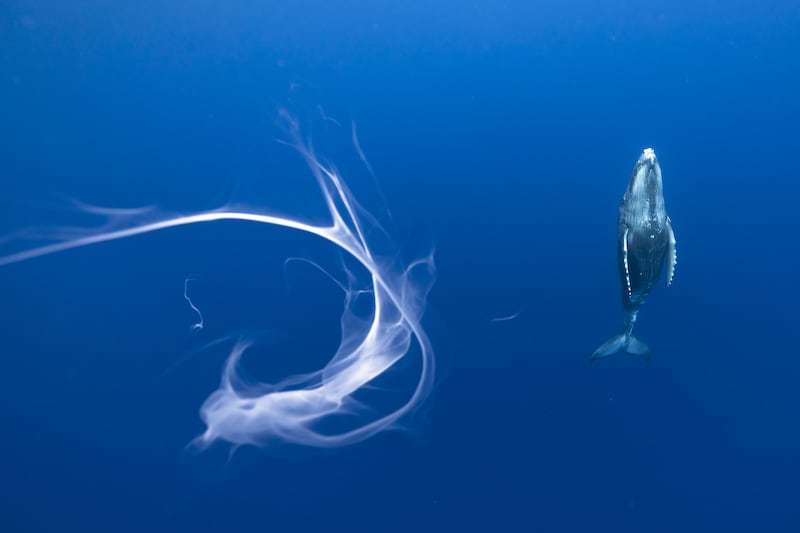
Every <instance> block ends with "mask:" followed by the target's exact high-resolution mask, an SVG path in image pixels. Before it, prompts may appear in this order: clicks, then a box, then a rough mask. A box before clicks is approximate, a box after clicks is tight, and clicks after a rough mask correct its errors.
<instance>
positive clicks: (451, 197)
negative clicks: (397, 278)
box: [0, 0, 800, 532]
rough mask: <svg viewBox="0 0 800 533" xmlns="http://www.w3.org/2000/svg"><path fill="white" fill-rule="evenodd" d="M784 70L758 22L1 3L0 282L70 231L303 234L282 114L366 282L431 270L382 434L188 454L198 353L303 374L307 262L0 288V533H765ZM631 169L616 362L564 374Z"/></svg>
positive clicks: (170, 260) (258, 238)
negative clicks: (223, 213) (253, 338)
mask: <svg viewBox="0 0 800 533" xmlns="http://www.w3.org/2000/svg"><path fill="white" fill-rule="evenodd" d="M798 57H800V5H798V4H797V3H795V2H788V1H785V0H784V1H777V0H775V1H764V2H759V3H755V2H744V1H738V0H737V1H726V2H722V1H711V0H700V1H697V2H676V1H673V2H665V1H655V2H648V3H641V2H629V1H623V0H615V1H613V2H587V1H566V2H554V1H543V2H515V1H509V2H495V1H488V0H478V1H473V2H464V3H461V2H452V1H445V2H356V1H347V2H344V1H341V2H328V3H323V2H308V1H298V2H294V3H291V5H290V4H284V5H280V4H279V3H276V2H275V3H272V2H245V1H238V0H234V1H230V2H225V3H223V2H211V1H208V0H202V1H195V2H185V1H175V2H169V3H166V2H156V1H151V0H143V1H140V2H127V3H103V2H92V1H76V2H70V3H65V2H28V1H10V0H9V1H6V2H4V3H3V4H2V6H0V117H2V118H1V119H0V124H2V127H0V179H1V180H2V182H1V183H2V186H3V187H2V191H3V192H2V195H0V209H2V216H0V233H1V234H2V235H4V236H8V237H15V238H13V239H11V238H9V239H6V238H5V237H3V239H2V243H0V244H2V252H0V255H2V256H6V255H8V254H10V253H14V252H15V251H19V250H20V249H21V248H20V247H23V248H24V247H25V246H32V245H36V244H37V243H39V242H40V241H38V240H37V239H36V237H37V233H35V232H33V233H32V232H31V231H30V230H29V231H28V232H27V233H25V232H23V233H19V232H20V230H23V229H24V228H31V227H36V228H39V227H43V226H52V225H54V224H59V225H61V224H63V225H64V227H67V226H70V227H74V226H84V227H86V225H89V227H92V224H95V226H94V227H95V228H98V226H97V224H98V222H102V220H98V218H102V217H97V216H94V217H91V216H86V215H81V214H80V212H79V209H77V208H76V207H80V205H83V206H86V205H100V206H105V207H109V208H120V209H121V208H125V209H132V208H138V207H141V206H154V207H153V212H158V213H178V214H188V213H193V212H199V211H203V210H207V209H213V208H216V207H219V206H220V205H223V204H225V203H226V202H229V201H231V200H236V201H237V202H242V203H246V204H248V205H251V206H255V207H258V208H262V209H265V210H269V211H274V212H277V213H282V214H285V215H287V216H293V217H297V218H300V219H302V220H307V221H311V222H315V221H319V220H321V219H323V218H324V216H325V206H324V203H323V201H322V197H321V196H319V194H318V192H319V191H317V190H316V189H315V187H314V183H313V178H312V177H311V175H310V173H309V172H308V170H307V168H306V167H305V165H304V163H303V161H302V159H301V158H299V157H297V155H296V154H294V153H293V152H292V149H291V148H289V147H286V146H285V145H283V144H281V143H279V142H275V141H276V139H284V140H285V136H284V135H285V129H284V128H282V127H281V123H280V120H278V117H279V116H280V114H281V112H280V110H286V111H287V112H288V113H290V114H291V116H294V117H297V120H298V124H299V125H300V130H301V132H302V134H303V136H304V137H305V138H308V137H310V138H312V139H313V140H314V146H315V148H316V149H317V150H318V153H319V155H320V157H324V159H325V161H327V162H330V164H332V165H334V166H335V167H336V168H337V169H338V170H339V171H340V172H341V174H342V176H343V177H344V179H345V180H346V181H347V183H348V186H350V187H351V188H352V190H353V194H354V195H355V196H356V197H357V198H358V199H359V200H360V202H361V203H362V205H363V206H364V208H366V209H367V210H368V211H370V212H371V213H372V214H373V215H374V216H375V217H376V219H377V221H378V222H380V223H381V224H382V225H383V227H384V228H385V229H386V230H387V232H388V233H390V234H391V235H392V237H393V239H394V242H395V243H396V248H395V249H390V248H387V249H384V250H383V251H386V250H389V253H396V254H397V255H398V256H402V257H404V258H405V259H406V260H407V261H411V260H413V259H415V258H418V257H424V256H425V254H427V253H428V252H429V251H430V250H431V249H433V250H434V260H435V264H436V281H435V284H434V285H433V289H432V291H431V293H430V295H429V297H428V300H427V302H428V305H427V309H426V313H425V316H424V320H423V324H424V326H425V329H426V331H427V332H428V334H429V335H430V337H431V340H432V344H433V346H434V349H435V357H436V361H437V374H436V385H435V387H434V390H433V392H432V394H431V395H430V396H429V397H428V398H427V400H426V401H425V402H424V404H423V405H422V406H421V408H420V409H419V410H418V411H417V412H416V413H415V414H414V415H413V416H409V417H405V418H404V419H403V422H404V425H405V426H406V428H407V429H406V430H404V431H387V432H382V433H380V434H379V435H377V436H375V437H373V438H371V439H368V440H366V441H364V442H362V443H359V444H355V445H352V446H347V447H342V448H333V449H317V448H308V447H301V446H290V445H272V446H267V447H266V448H257V447H248V446H245V447H241V448H238V449H235V450H231V449H230V448H226V447H225V446H222V445H220V446H215V447H212V448H211V449H209V450H207V451H206V452H203V453H200V454H196V453H193V452H191V451H188V450H186V448H185V447H186V445H187V444H188V443H189V442H190V441H191V440H192V439H193V438H195V437H196V436H197V435H198V434H200V433H202V432H203V430H204V425H203V422H202V420H201V418H200V417H199V415H198V411H199V409H200V406H201V405H202V403H203V401H204V400H205V399H206V397H207V396H208V395H209V394H210V393H211V392H212V391H213V390H214V389H215V388H216V387H217V386H218V384H219V381H220V369H221V368H222V365H223V363H224V359H225V353H224V351H222V350H220V349H218V347H214V346H212V347H211V348H210V349H208V350H205V351H198V349H199V348H201V347H203V346H205V345H207V344H208V343H212V342H213V341H214V340H216V339H219V338H221V337H223V336H225V335H227V334H230V333H231V332H237V331H260V330H263V331H264V333H263V334H262V338H263V342H264V344H265V345H266V346H267V349H265V350H264V353H263V358H261V359H259V360H257V361H256V362H254V363H253V365H255V366H256V367H257V368H256V369H255V370H254V371H257V372H258V373H259V376H260V377H261V378H262V379H264V380H267V381H270V380H273V381H274V380H277V379H280V378H282V377H285V376H286V375H289V374H292V373H295V372H308V371H312V370H314V369H316V368H319V367H321V366H323V365H324V364H325V362H326V359H327V357H329V355H330V354H331V353H332V351H333V350H335V349H336V346H337V344H338V342H339V335H340V332H339V322H338V320H339V314H340V313H341V293H340V291H339V289H338V288H337V287H336V285H335V284H334V283H331V282H330V280H328V279H327V277H326V276H325V275H324V274H321V273H320V272H319V271H318V270H316V269H315V268H313V267H310V266H309V265H308V264H306V265H305V266H303V265H302V264H298V265H293V266H292V267H291V268H286V266H285V265H284V260H285V259H287V258H293V257H300V258H309V259H312V260H315V261H325V262H326V263H325V264H326V265H334V264H336V258H335V256H336V254H335V252H334V250H332V249H331V247H330V246H328V245H326V244H325V243H324V242H320V240H319V239H315V238H313V237H311V236H308V235H303V234H299V233H297V232H292V231H289V230H280V229H276V228H265V227H263V226H262V225H253V224H245V223H236V222H230V221H228V222H219V223H215V224H211V223H209V224H199V225H195V226H191V227H182V228H174V229H171V230H166V231H163V232H156V233H149V234H146V235H140V236H137V237H133V238H131V239H127V240H119V241H114V242H107V243H102V244H98V245H95V246H91V247H86V248H80V249H76V250H71V251H67V252H63V253H59V254H54V255H49V256H46V257H40V258H37V259H33V260H30V261H25V262H21V263H16V264H11V265H7V266H3V267H2V268H1V269H0V295H2V297H0V302H2V304H0V316H2V320H1V321H0V361H2V368H3V371H2V372H1V373H0V417H1V418H0V420H1V421H2V426H0V427H2V439H0V480H2V482H1V483H2V493H3V497H2V499H0V502H2V503H0V531H4V532H12V531H14V532H16V531H48V532H51V531H82V532H83V531H167V530H169V531H274V532H284V531H285V532H290V531H350V532H359V531H438V530H441V531H585V530H592V531H614V532H627V531H630V532H642V531H648V532H662V531H663V532H674V531H798V530H799V529H800V489H798V485H797V479H798V477H799V475H800V456H799V455H798V453H797V451H798V447H799V446H800V431H799V430H798V429H797V418H798V415H799V414H800V392H798V387H797V383H798V381H800V361H799V360H798V353H800V352H798V348H797V346H798V340H800V339H798V335H797V327H796V321H797V318H798V316H800V315H798V312H797V301H798V299H800V294H799V291H798V288H797V283H796V272H797V269H798V259H800V246H798V230H800V222H798V218H797V208H796V206H795V204H796V198H797V196H798V193H800V187H799V186H798V179H800V172H798V170H797V168H798V167H797V162H796V159H797V144H798V129H797V124H798V120H800V103H799V102H800V101H799V100H798V98H797V95H798V94H800V68H798ZM353 124H355V125H356V129H357V138H358V141H359V146H360V148H361V149H362V150H363V152H364V154H365V156H366V158H367V159H368V161H369V165H370V166H371V168H372V169H373V171H374V178H373V177H372V176H371V175H370V173H369V172H368V170H367V169H365V168H364V165H363V164H362V163H361V161H360V159H359V157H358V156H357V152H356V151H355V150H354V149H353V146H352V133H353ZM651 146H652V147H654V148H655V150H656V152H657V153H658V155H659V158H660V161H661V165H662V168H663V173H664V187H665V196H666V204H667V209H668V211H669V213H670V216H671V218H672V220H673V223H674V227H675V232H676V236H677V240H678V260H679V263H678V266H677V272H676V278H675V282H674V284H673V286H672V287H670V288H669V289H665V288H664V287H663V286H662V285H659V286H658V287H657V288H656V289H655V290H654V291H653V294H652V295H651V297H650V300H649V301H648V303H647V304H646V305H645V306H644V308H643V310H642V313H641V315H640V318H639V322H638V324H637V335H639V336H640V337H641V338H642V339H644V340H645V341H646V342H647V343H648V344H649V345H650V347H651V349H652V352H653V357H652V360H651V361H649V362H644V361H642V360H640V359H636V358H632V357H627V356H624V355H619V356H615V357H612V358H609V359H606V360H602V361H598V362H596V363H594V364H593V365H591V366H590V365H589V360H588V359H589V356H590V355H591V353H592V352H593V350H594V349H596V348H597V346H599V345H600V344H601V343H602V342H604V341H605V340H606V339H608V338H609V337H610V336H611V335H613V334H614V333H616V332H617V331H618V329H619V327H620V321H621V310H620V302H619V293H620V288H619V279H618V273H617V265H616V248H615V247H616V243H615V235H616V214H617V208H618V205H619V201H620V198H621V196H622V194H623V192H624V190H625V186H626V184H627V179H628V176H629V174H630V171H631V169H632V167H633V165H634V163H635V161H636V159H637V157H638V156H639V154H640V153H641V150H642V149H644V148H646V147H651ZM75 201H79V202H82V204H76V203H75ZM65 231H66V230H65ZM98 231H99V229H98ZM62 233H63V232H62ZM72 235H73V234H70V233H64V234H63V235H62V237H63V238H69V237H70V236H72ZM187 277H191V278H192V279H193V280H194V281H191V282H190V284H189V286H188V289H189V292H188V293H187V295H189V296H190V299H191V300H192V302H193V303H194V304H195V305H196V306H197V308H198V309H200V310H201V311H202V313H203V319H204V327H203V329H202V330H191V325H192V324H194V323H196V321H197V319H198V316H197V315H196V313H195V312H194V311H193V310H192V308H191V307H190V306H189V305H188V302H187V300H186V299H184V283H185V280H186V279H187ZM512 316H514V318H513V319H510V320H501V321H498V320H496V319H498V318H504V317H512ZM418 371H419V361H418V360H417V359H415V357H414V352H413V349H412V352H411V353H410V354H409V357H408V358H407V359H404V360H403V361H402V362H401V363H400V364H398V365H397V368H393V369H392V370H391V371H390V374H391V375H390V376H389V381H388V382H381V386H382V388H383V389H384V390H383V391H382V392H381V391H372V392H371V393H370V394H371V396H370V399H372V400H374V402H376V403H375V406H376V407H379V408H390V407H391V406H392V405H396V402H397V400H398V398H404V397H405V396H404V395H406V394H408V393H409V392H410V390H411V388H413V385H414V383H415V382H414V374H415V372H418ZM231 452H233V453H231Z"/></svg>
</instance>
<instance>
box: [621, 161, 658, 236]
mask: <svg viewBox="0 0 800 533" xmlns="http://www.w3.org/2000/svg"><path fill="white" fill-rule="evenodd" d="M623 205H624V208H625V210H626V211H627V212H628V213H629V217H630V218H631V220H629V223H634V222H633V221H634V220H635V221H636V222H635V223H636V224H645V223H646V224H647V225H653V224H656V225H663V224H664V221H665V220H666V216H667V215H666V210H665V209H664V188H663V185H662V183H661V165H659V164H658V158H657V157H656V153H655V151H653V149H652V148H646V149H645V150H644V151H643V152H642V155H640V156H639V160H638V161H637V162H636V166H634V167H633V172H632V173H631V179H630V181H629V182H628V190H627V191H626V192H625V197H624V199H623Z"/></svg>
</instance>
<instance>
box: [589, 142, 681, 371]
mask: <svg viewBox="0 0 800 533" xmlns="http://www.w3.org/2000/svg"><path fill="white" fill-rule="evenodd" d="M617 260H618V263H619V274H620V285H621V290H622V332H621V333H620V334H619V335H617V336H615V337H613V338H611V339H610V340H608V341H607V342H606V343H605V344H603V345H602V346H600V348H598V349H597V350H595V352H594V353H593V354H592V357H591V360H592V361H594V360H595V359H600V358H602V357H608V356H609V355H613V354H615V353H619V352H624V353H628V354H630V355H638V356H640V357H644V358H645V359H649V358H650V348H648V347H647V345H646V344H645V343H643V342H642V341H641V340H639V339H637V338H636V337H634V336H633V326H634V325H635V324H636V318H637V316H638V315H639V309H640V308H641V306H642V305H644V303H645V302H646V301H647V297H648V296H649V295H650V291H651V290H652V289H653V287H654V286H655V285H656V283H658V279H659V278H660V277H661V271H662V270H663V268H664V264H665V263H666V265H667V277H666V285H667V287H669V286H670V285H671V284H672V279H673V277H674V276H675V265H676V264H677V254H676V248H675V233H674V232H673V230H672V221H671V220H670V218H669V216H667V210H666V207H665V206H664V187H663V183H662V180H661V165H659V163H658V158H657V157H656V154H655V152H654V151H653V149H652V148H647V149H645V150H644V151H643V152H642V155H641V156H640V157H639V160H638V161H637V162H636V166H634V167H633V172H632V173H631V178H630V180H629V181H628V188H627V189H626V190H625V195H624V196H623V197H622V202H621V203H620V206H619V218H618V219H617Z"/></svg>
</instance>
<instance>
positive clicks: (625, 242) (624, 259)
mask: <svg viewBox="0 0 800 533" xmlns="http://www.w3.org/2000/svg"><path fill="white" fill-rule="evenodd" d="M622 265H623V267H624V268H625V284H626V285H627V286H628V296H630V295H631V271H630V269H629V268H628V226H625V233H623V234H622Z"/></svg>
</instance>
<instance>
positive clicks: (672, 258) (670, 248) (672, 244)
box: [667, 217, 678, 287]
mask: <svg viewBox="0 0 800 533" xmlns="http://www.w3.org/2000/svg"><path fill="white" fill-rule="evenodd" d="M667 239H668V243H667V287H669V286H670V285H672V278H674V277H675V265H677V264H678V252H677V249H676V243H677V241H676V240H675V232H674V231H673V230H672V221H671V220H670V218H669V217H667Z"/></svg>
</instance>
